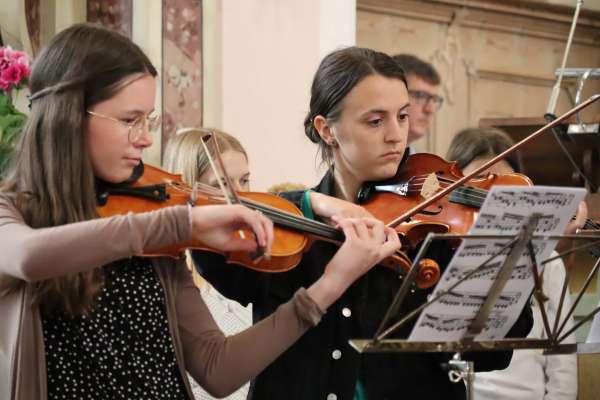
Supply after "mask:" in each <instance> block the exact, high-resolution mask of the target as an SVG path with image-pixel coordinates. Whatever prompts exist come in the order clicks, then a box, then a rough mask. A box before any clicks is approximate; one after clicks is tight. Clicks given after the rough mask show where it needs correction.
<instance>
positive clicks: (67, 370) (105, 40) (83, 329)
mask: <svg viewBox="0 0 600 400" xmlns="http://www.w3.org/2000/svg"><path fill="white" fill-rule="evenodd" d="M156 75H157V72H156V70H155V68H154V67H153V66H152V64H151V63H150V61H149V60H148V58H147V57H146V56H145V55H144V54H143V52H142V51H141V50H140V49H139V47H138V46H136V45H135V44H133V43H132V42H131V41H129V39H127V38H125V37H123V36H121V35H119V34H116V33H113V32H111V31H108V30H105V29H101V28H97V27H94V26H91V25H85V24H83V25H74V26H72V27H70V28H68V29H66V30H64V31H62V32H61V33H59V34H58V35H56V36H55V37H54V38H53V39H52V40H51V41H50V43H49V44H48V46H47V48H45V49H44V50H43V51H42V52H41V53H40V54H39V56H38V57H37V60H36V62H35V64H34V66H33V70H32V73H31V78H30V89H31V100H32V107H31V113H30V115H29V118H28V120H27V124H26V126H25V128H24V130H23V132H22V138H21V142H20V144H19V148H18V149H17V152H16V157H15V159H14V162H13V165H12V169H11V171H10V173H9V175H8V177H7V178H6V179H5V180H4V181H3V182H1V183H0V254H1V255H2V256H1V257H0V315H2V329H0V362H1V363H3V364H4V365H3V367H4V368H0V369H1V370H7V371H9V382H8V385H7V386H6V385H3V386H5V387H8V391H9V393H8V396H6V397H8V398H10V399H19V400H21V399H34V398H35V399H46V398H48V399H79V398H85V399H109V398H110V399H133V398H169V399H183V398H188V399H189V398H192V393H191V391H190V386H189V382H188V380H187V375H186V373H185V372H186V371H187V372H189V373H190V374H191V375H192V376H193V377H194V378H195V379H196V380H197V381H198V382H199V383H200V384H201V385H202V386H204V387H205V388H206V389H207V390H208V391H209V392H211V393H212V394H214V395H217V396H224V395H227V394H228V393H230V392H232V391H233V390H235V389H237V388H238V387H239V386H241V385H242V384H243V383H245V382H246V381H248V380H249V379H250V378H251V377H252V376H254V375H256V374H257V373H259V372H260V371H261V370H262V369H264V368H265V367H266V366H267V365H268V364H269V363H270V362H272V361H273V360H275V359H276V358H277V357H278V356H279V354H280V353H281V352H282V351H284V350H285V349H286V348H287V347H289V346H290V345H291V344H292V343H293V342H294V341H296V340H297V339H298V338H299V337H301V336H302V335H303V334H304V333H305V332H306V331H307V330H308V329H309V327H311V326H313V325H316V324H317V323H318V322H319V320H320V319H321V318H322V317H323V315H327V314H325V310H326V309H327V308H328V307H329V306H330V305H331V304H332V303H333V302H334V301H335V300H336V299H337V298H338V297H339V296H341V294H342V293H343V292H344V291H345V290H346V288H347V287H349V286H350V285H351V284H352V282H353V281H354V280H355V279H356V278H357V277H358V276H360V275H361V274H363V273H364V272H366V271H367V270H368V269H369V268H371V267H372V266H373V265H374V264H376V263H377V262H378V261H379V260H380V259H382V257H386V256H388V255H390V254H392V253H393V252H394V251H395V250H396V249H397V248H398V247H399V242H398V240H397V238H396V237H395V235H393V234H392V232H391V231H390V230H389V229H385V228H384V227H383V225H382V224H381V223H379V222H377V221H374V220H372V219H341V218H340V219H337V222H338V224H339V227H340V228H341V229H342V230H343V231H344V233H345V235H346V241H345V242H344V244H343V245H342V247H341V248H340V250H339V251H338V252H337V253H336V256H335V257H334V258H333V259H332V260H331V262H329V264H328V266H327V269H326V270H325V269H324V270H322V271H321V274H320V277H319V278H317V279H315V280H314V281H313V282H311V283H310V284H309V285H307V286H306V287H307V289H304V288H298V290H296V291H295V292H294V295H293V296H292V297H291V298H290V299H288V300H287V301H284V302H282V304H281V306H280V307H277V309H276V310H273V313H272V315H271V316H269V317H267V318H266V319H265V320H264V321H263V322H262V323H260V324H257V325H255V326H253V327H251V328H250V329H248V330H246V331H243V332H241V333H239V334H237V335H234V336H230V337H225V336H224V335H223V333H222V332H221V331H220V330H219V329H218V327H217V326H216V324H215V322H214V320H213V319H212V317H211V316H210V313H209V311H208V310H207V307H206V305H205V304H204V303H203V301H202V299H201V297H200V295H199V293H198V290H197V289H196V287H195V286H194V285H193V283H192V280H191V277H190V274H189V272H188V270H187V268H186V267H185V264H184V262H183V261H175V260H173V259H170V258H163V257H152V258H147V257H146V258H143V257H139V255H141V254H142V253H143V251H144V249H148V248H160V247H164V246H169V245H171V244H174V243H181V242H183V241H186V240H191V239H196V240H201V241H203V242H204V243H206V244H208V245H210V246H212V247H214V248H216V249H220V250H222V251H254V250H255V249H256V248H257V246H261V247H263V248H266V249H267V251H268V250H269V249H270V247H271V244H272V238H273V231H272V224H271V222H270V221H269V220H267V219H266V218H265V217H263V216H262V215H260V214H259V213H256V212H253V211H251V210H249V209H247V208H245V207H243V206H227V205H222V206H221V205H215V206H203V207H186V206H176V207H169V208H164V209H162V210H159V211H155V212H148V213H141V214H128V215H123V216H114V217H109V218H99V217H98V215H97V211H96V210H97V201H98V199H97V196H96V195H97V193H99V190H100V189H101V188H102V187H103V186H106V185H111V186H113V187H114V186H120V185H127V184H128V183H129V181H131V180H135V179H136V177H137V176H139V174H140V172H143V164H142V163H141V159H142V155H143V151H144V149H146V148H148V147H149V146H150V145H151V144H152V137H151V135H150V133H149V130H148V129H149V128H153V127H156V124H157V120H156V119H155V118H154V117H152V113H153V111H154V104H155V88H156ZM240 228H248V229H252V230H253V231H254V232H255V234H256V240H254V239H250V238H248V239H241V238H239V237H237V236H234V233H235V232H237V231H238V230H239V229H240Z"/></svg>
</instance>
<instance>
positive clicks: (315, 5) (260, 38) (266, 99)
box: [203, 0, 356, 191]
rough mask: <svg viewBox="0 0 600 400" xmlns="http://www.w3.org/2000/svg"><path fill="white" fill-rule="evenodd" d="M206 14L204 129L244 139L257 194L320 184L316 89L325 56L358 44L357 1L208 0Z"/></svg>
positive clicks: (253, 186) (242, 140)
mask: <svg viewBox="0 0 600 400" xmlns="http://www.w3.org/2000/svg"><path fill="white" fill-rule="evenodd" d="M204 12H205V23H204V26H205V30H204V34H205V39H204V49H203V54H204V72H205V81H204V82H205V89H204V95H205V98H204V110H205V111H204V112H205V114H204V125H206V126H212V127H216V128H221V129H223V130H225V131H227V132H229V133H231V134H233V135H234V136H236V137H238V138H239V139H240V141H241V142H242V144H243V145H244V147H245V148H246V150H247V151H248V154H249V158H250V170H251V172H252V188H253V190H260V191H263V190H265V189H266V188H268V187H269V186H271V185H273V184H275V183H280V182H297V183H304V184H307V185H312V184H314V183H316V182H317V180H318V177H319V175H320V173H321V172H318V171H317V168H316V167H317V166H318V163H317V162H316V161H315V154H316V149H317V147H316V145H314V144H313V143H312V142H310V141H309V140H308V138H306V136H305V135H304V133H303V125H302V122H303V120H304V116H305V114H306V112H307V111H308V103H309V98H310V84H311V82H312V76H313V74H314V72H315V71H316V68H317V66H318V63H319V61H320V60H321V58H322V56H323V55H324V54H327V53H328V52H330V51H331V50H333V49H335V48H337V47H340V46H342V45H352V44H354V43H355V27H356V2H355V0H304V1H297V0H245V1H238V0H221V1H218V0H206V1H205V2H204ZM210 17H212V18H215V19H216V20H213V21H211V22H210V23H207V21H206V19H207V18H210Z"/></svg>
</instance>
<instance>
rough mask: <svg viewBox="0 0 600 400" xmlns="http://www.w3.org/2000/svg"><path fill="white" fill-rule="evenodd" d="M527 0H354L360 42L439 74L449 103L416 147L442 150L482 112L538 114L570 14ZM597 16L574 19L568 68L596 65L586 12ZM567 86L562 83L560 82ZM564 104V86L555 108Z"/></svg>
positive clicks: (595, 28) (596, 87)
mask: <svg viewBox="0 0 600 400" xmlns="http://www.w3.org/2000/svg"><path fill="white" fill-rule="evenodd" d="M525 3H527V2H515V1H513V2H508V3H506V4H504V2H498V1H451V0H444V1H442V0H430V1H413V0H394V1H391V0H359V1H358V14H357V44H358V45H360V46H365V47H371V48H375V49H377V50H380V51H384V52H387V53H389V54H397V53H400V52H404V53H412V54H415V55H417V56H419V57H420V58H422V59H424V60H427V61H429V62H431V63H432V64H433V65H434V66H435V67H436V68H437V69H438V71H439V72H440V75H441V77H442V88H441V89H442V90H441V91H442V94H443V95H444V96H445V97H446V99H447V101H446V102H445V104H444V107H443V108H442V109H441V110H440V111H439V112H438V114H437V115H436V117H435V121H434V124H433V126H432V129H431V135H429V136H428V137H427V138H426V139H425V140H422V141H420V142H417V143H416V147H417V148H418V149H419V150H424V151H430V152H433V153H436V154H439V155H442V156H443V155H445V153H446V150H447V148H448V145H449V143H450V141H451V140H452V137H453V136H454V134H455V133H456V132H457V131H458V130H460V129H463V128H466V127H469V126H477V125H478V123H479V120H480V119H481V118H491V117H535V116H538V117H540V116H542V115H543V114H544V111H545V109H546V105H547V103H548V99H549V97H550V91H551V87H552V85H553V83H554V81H555V77H554V71H555V69H556V68H557V67H558V66H559V65H560V63H561V61H562V56H563V51H564V46H565V41H566V37H567V34H568V30H569V27H570V17H569V15H568V12H566V11H568V9H567V10H566V11H565V12H562V13H561V12H558V11H560V10H562V9H561V8H560V7H559V8H558V9H555V8H554V7H550V8H546V7H541V8H537V3H536V10H539V12H538V13H534V14H535V15H533V14H532V13H531V9H532V7H531V6H530V7H526V4H525ZM529 3H531V2H529ZM503 4H504V5H503ZM511 6H512V8H511ZM557 10H558V11H557ZM571 13H572V10H571ZM596 14H597V13H593V12H592V13H589V12H587V13H586V15H587V16H588V17H586V18H587V19H586V18H583V19H581V20H580V26H578V28H577V31H576V36H575V42H574V44H573V45H572V47H571V53H570V56H569V62H568V66H570V67H592V66H598V65H600V51H598V48H599V47H600V25H599V22H598V21H599V20H598V19H594V18H592V17H594V16H596ZM517 17H518V18H517ZM515 18H517V19H518V20H519V22H518V24H519V25H515V24H516V22H515ZM511 24H512V25H511ZM511 26H512V28H511ZM500 28H502V29H500ZM542 33H543V34H542ZM552 35H554V36H552ZM557 39H558V40H557ZM573 85H574V83H573V82H565V87H573ZM584 92H585V96H587V95H589V94H591V93H597V92H600V81H597V80H596V81H589V82H588V83H587V85H586V88H585V91H584ZM568 108H570V100H569V96H568V95H567V92H566V91H564V92H563V93H562V94H561V97H560V98H559V107H558V109H557V114H560V113H562V112H564V111H566V110H567V109H568ZM598 114H600V105H594V106H593V109H592V110H590V111H588V113H587V114H585V116H586V117H589V116H590V115H598Z"/></svg>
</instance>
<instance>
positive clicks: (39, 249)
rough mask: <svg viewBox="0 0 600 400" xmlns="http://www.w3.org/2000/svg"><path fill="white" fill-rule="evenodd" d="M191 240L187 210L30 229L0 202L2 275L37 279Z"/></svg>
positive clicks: (97, 265)
mask: <svg viewBox="0 0 600 400" xmlns="http://www.w3.org/2000/svg"><path fill="white" fill-rule="evenodd" d="M189 239H191V226H190V222H189V217H188V210H187V207H186V206H176V207H168V208H164V209H162V210H159V211H153V212H148V213H142V214H131V213H130V214H128V215H122V216H114V217H110V218H98V219H93V220H90V221H83V222H77V223H72V224H66V225H61V226H56V227H49V228H40V229H33V228H31V227H29V226H27V224H25V222H24V221H23V218H22V216H21V215H20V214H19V212H18V211H17V210H16V209H15V208H14V207H13V206H12V205H11V204H10V203H8V202H7V201H6V200H0V254H2V257H1V258H0V274H5V275H10V276H13V277H16V278H18V279H22V280H25V281H30V282H33V281H39V280H44V279H50V278H55V277H58V276H62V275H66V274H70V273H77V272H83V271H87V270H91V269H94V268H97V267H100V266H102V265H106V264H108V263H110V262H112V261H115V260H118V259H121V258H126V257H130V256H133V255H136V254H141V253H142V251H143V249H147V248H158V247H163V246H169V245H171V244H174V243H179V242H182V241H185V240H189Z"/></svg>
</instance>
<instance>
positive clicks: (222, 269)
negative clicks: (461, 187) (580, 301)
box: [193, 172, 532, 400]
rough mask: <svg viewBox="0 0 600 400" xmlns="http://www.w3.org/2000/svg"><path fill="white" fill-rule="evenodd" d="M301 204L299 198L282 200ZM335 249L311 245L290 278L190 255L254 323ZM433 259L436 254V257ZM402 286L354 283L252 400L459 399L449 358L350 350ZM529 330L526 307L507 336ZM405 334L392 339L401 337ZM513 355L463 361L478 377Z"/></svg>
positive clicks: (322, 188)
mask: <svg viewBox="0 0 600 400" xmlns="http://www.w3.org/2000/svg"><path fill="white" fill-rule="evenodd" d="M314 190H316V191H318V192H321V193H324V194H329V195H332V194H333V176H332V174H331V172H330V173H328V174H326V175H325V177H324V178H323V180H322V181H321V183H320V184H319V185H318V186H317V187H316V188H314ZM283 196H284V197H287V198H288V199H289V200H291V201H293V202H295V203H296V204H298V205H299V204H300V201H301V199H302V192H289V193H285V194H283ZM336 250H337V248H336V247H335V246H334V245H331V244H329V243H325V242H316V243H315V244H314V245H313V246H312V248H311V249H310V250H309V251H308V252H306V253H305V254H304V256H303V258H302V261H301V262H300V264H299V265H298V266H297V267H296V268H294V269H293V270H291V271H289V272H284V273H278V274H267V273H259V272H254V271H251V270H249V269H246V268H243V267H239V266H236V265H230V264H226V263H225V262H224V259H223V257H221V256H218V255H214V254H209V253H204V252H194V253H193V258H194V262H195V264H196V266H197V269H198V270H199V272H200V273H201V274H202V275H203V276H204V277H205V278H206V279H207V280H208V281H209V282H210V283H212V284H213V285H214V286H215V287H216V288H217V290H219V291H220V292H221V293H222V294H224V295H225V296H227V297H229V298H231V299H234V300H237V301H239V302H240V303H242V304H244V305H246V304H248V303H252V304H253V314H254V315H253V317H254V321H255V322H256V321H259V320H261V319H263V318H265V317H266V316H268V315H270V314H271V313H272V312H273V311H274V310H275V309H276V308H277V307H278V306H279V305H280V304H281V303H283V302H286V301H288V300H289V299H290V298H291V297H292V296H293V294H294V293H295V291H296V290H297V289H298V288H299V287H308V286H310V285H311V284H312V283H313V282H315V281H316V280H317V279H318V278H319V277H320V276H321V274H322V272H323V268H324V267H325V265H326V264H327V263H328V262H329V260H330V259H331V258H332V257H333V255H334V254H335V252H336ZM435 253H437V254H435ZM450 256H451V251H449V249H445V248H437V249H433V250H432V252H431V253H428V257H431V258H436V259H437V260H438V261H439V262H440V264H441V265H445V263H447V261H448V260H449V257H450ZM400 282H401V281H400V280H399V279H398V277H397V276H396V275H395V274H394V273H393V272H392V271H390V270H388V269H386V268H384V267H379V266H378V267H375V268H373V269H372V270H371V271H369V272H368V273H367V274H366V275H365V276H363V277H362V278H360V279H359V280H358V281H357V282H355V283H354V285H352V286H351V287H350V288H349V289H348V290H347V291H346V293H344V294H343V295H342V297H341V298H340V299H339V300H338V301H337V302H335V303H334V304H333V305H331V306H330V307H329V309H328V310H327V313H326V314H325V315H324V317H323V319H322V320H321V322H320V323H319V325H318V326H316V327H315V328H313V329H311V330H309V331H308V332H307V333H306V334H305V335H304V336H303V337H302V338H300V340H298V342H296V344H294V345H293V346H292V347H291V348H290V349H289V350H287V351H286V352H285V353H284V354H282V355H281V356H280V357H279V358H277V359H276V360H275V362H273V363H272V364H271V365H270V366H269V367H268V368H267V369H265V370H264V371H263V372H262V373H261V374H260V375H259V376H258V377H257V378H256V379H255V380H254V381H253V383H252V386H251V390H250V394H249V398H250V399H253V400H279V399H283V400H312V399H323V400H325V399H328V400H336V399H337V400H352V399H353V398H354V394H355V388H356V383H357V380H358V379H359V378H360V381H361V382H362V384H363V386H364V389H365V392H366V394H367V398H368V399H369V400H383V399H408V398H416V397H413V396H419V398H422V399H435V398H444V399H464V398H465V390H464V385H463V384H462V383H461V384H453V383H451V382H450V381H449V379H448V374H447V372H446V371H444V370H443V369H442V367H441V364H442V363H444V362H446V361H447V360H449V359H450V358H451V355H450V354H444V353H438V354H408V353H398V354H364V355H360V354H359V353H357V352H356V351H355V350H354V349H353V348H352V347H351V346H350V345H349V344H348V340H349V339H351V338H371V337H372V336H373V334H374V332H375V330H376V329H377V327H378V324H379V322H380V321H381V319H382V317H383V314H384V312H385V311H386V310H387V308H388V306H389V305H390V304H391V302H392V298H393V296H394V295H395V293H396V291H397V289H398V287H399V283H400ZM429 293H431V290H417V291H416V292H415V293H413V294H412V295H410V296H409V298H408V299H407V302H406V303H405V304H406V306H407V307H410V308H404V309H403V310H404V312H405V311H406V310H409V309H412V308H414V307H415V306H417V305H419V304H421V303H422V302H423V301H425V299H426V296H427V294H429ZM531 326H532V317H531V310H530V309H529V308H528V307H527V308H526V309H525V310H524V312H523V313H522V315H521V317H520V318H519V320H518V321H517V323H516V324H515V326H513V328H512V330H511V332H509V336H512V337H525V336H527V334H528V333H529V330H530V329H531ZM411 329H412V326H407V327H405V329H404V330H403V331H401V332H399V333H398V335H397V336H396V337H406V336H407V335H408V333H409V332H410V330H411ZM511 356H512V353H511V352H488V353H480V354H471V355H466V356H465V357H464V358H470V359H473V360H474V361H475V367H476V369H477V370H478V371H486V370H492V369H504V368H506V367H507V366H508V364H509V362H510V359H511Z"/></svg>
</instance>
